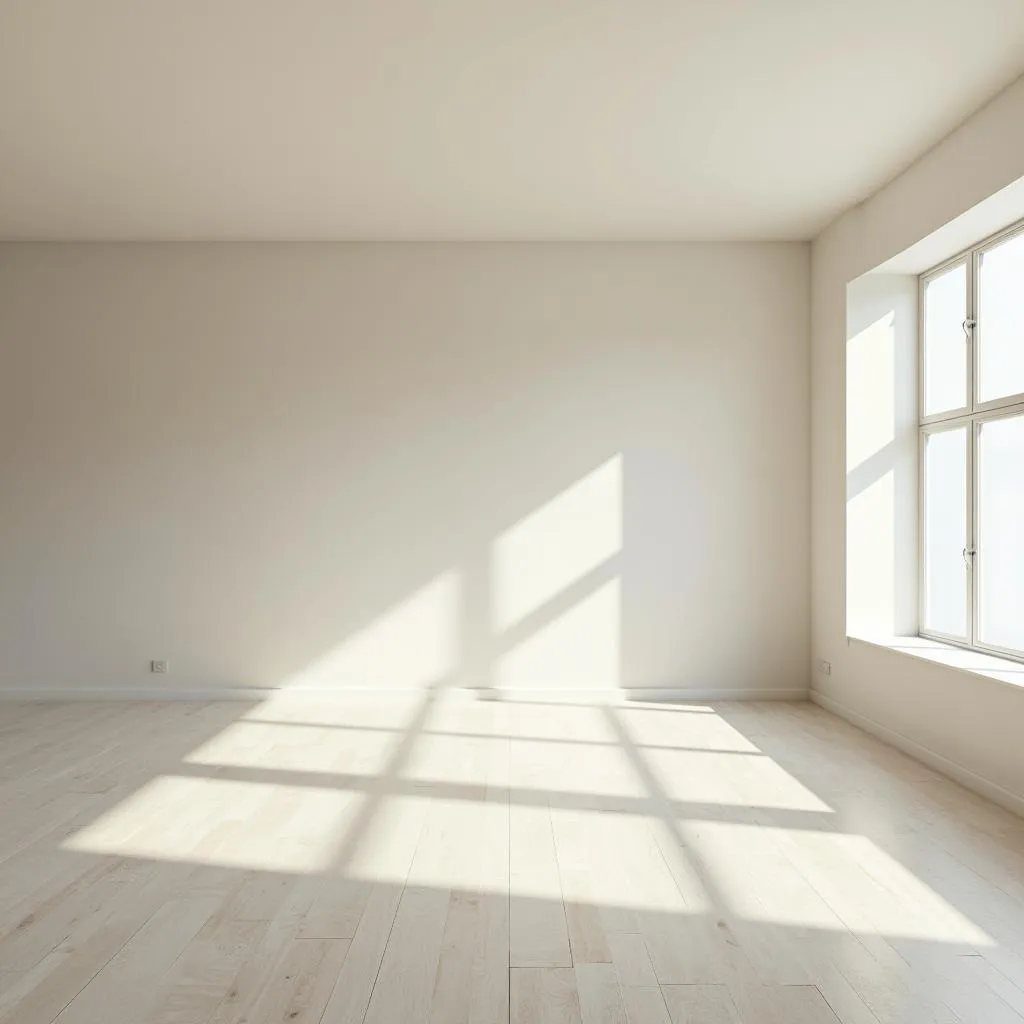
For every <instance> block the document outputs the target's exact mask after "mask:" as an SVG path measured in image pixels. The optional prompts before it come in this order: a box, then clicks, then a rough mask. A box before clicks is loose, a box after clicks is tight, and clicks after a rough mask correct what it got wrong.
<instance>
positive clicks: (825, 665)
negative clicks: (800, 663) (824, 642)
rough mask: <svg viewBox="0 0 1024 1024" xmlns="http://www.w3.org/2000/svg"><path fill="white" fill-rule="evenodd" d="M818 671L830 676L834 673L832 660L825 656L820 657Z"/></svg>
mask: <svg viewBox="0 0 1024 1024" xmlns="http://www.w3.org/2000/svg"><path fill="white" fill-rule="evenodd" d="M818 671H819V672H820V673H821V674H822V675H823V676H830V675H832V662H830V661H826V660H825V659H824V658H819V659H818Z"/></svg>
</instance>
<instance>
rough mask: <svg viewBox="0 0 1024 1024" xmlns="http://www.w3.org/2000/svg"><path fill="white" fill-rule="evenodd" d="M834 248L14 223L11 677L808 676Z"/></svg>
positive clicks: (43, 682) (772, 683) (712, 686)
mask: <svg viewBox="0 0 1024 1024" xmlns="http://www.w3.org/2000/svg"><path fill="white" fill-rule="evenodd" d="M808 255H809V253H808V247H807V246H803V245H795V244H788V245H786V244H780V245H770V244H751V245H651V246H643V245H636V246H633V245H583V246H577V245H454V246H447V245H394V246H387V245H290V244H287V245H286V244H271V245H127V246H117V245H103V246H101V245H82V246H70V245H53V246H32V245H7V246H2V247H0V308H2V310H3V316H2V320H0V340H2V351H3V366H2V378H0V379H2V382H3V383H2V385H0V387H2V388H3V394H2V399H3V401H2V412H0V416H2V424H0V426H2V441H0V444H2V448H0V456H2V498H0V544H2V546H3V551H2V558H3V572H2V575H0V687H3V688H6V689H8V690H20V689H34V690H42V689H44V688H51V689H54V690H62V691H63V690H78V691H81V692H85V691H87V690H88V691H93V690H113V691H117V690H122V689H135V690H138V689H141V688H145V687H159V688H160V689H164V690H176V691H207V690H212V689H216V688H224V689H225V690H226V689H227V688H232V687H239V688H241V687H272V686H278V685H288V684H293V683H301V684H303V685H314V686H349V685H369V686H420V685H425V684H429V683H432V682H437V681H446V682H453V683H457V684H461V685H472V686H481V685H496V684H501V685H506V686H541V687H552V688H555V687H557V688H568V687H571V688H577V687H583V688H588V687H604V686H609V685H623V686H626V687H632V688H672V689H677V688H694V689H698V690H702V691H704V690H713V691H716V692H720V693H722V694H723V695H728V694H730V693H735V692H738V691H750V690H756V691H758V692H765V693H767V692H769V691H779V690H786V691H790V692H800V691H803V690H805V689H806V686H807V681H808V652H809V629H808V600H809V595H808V585H809V583H808V581H809V546H808V536H809V467H808V433H809V423H808V416H809V391H808V382H809V359H808V323H807V308H808V265H809V264H808ZM819 288H820V282H819ZM840 411H841V402H840V403H838V404H837V407H836V414H837V416H838V415H840ZM151 658H166V659H169V661H170V665H171V674H170V675H168V676H154V675H152V674H150V673H149V672H148V661H149V659H151Z"/></svg>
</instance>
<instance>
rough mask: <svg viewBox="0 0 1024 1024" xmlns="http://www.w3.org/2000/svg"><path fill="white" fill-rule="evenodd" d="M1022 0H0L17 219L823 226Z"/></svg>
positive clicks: (1000, 49) (392, 228) (993, 45)
mask: <svg viewBox="0 0 1024 1024" xmlns="http://www.w3.org/2000/svg"><path fill="white" fill-rule="evenodd" d="M1022 71H1024V2H1022V0H0V237H2V238H8V239H28V238H36V239H58V238H59V239H99V238H103V239H144V238H160V239H178V238H181V239H186V238H190V239H199V238H202V239H206V238H229V239H242V238H246V239H248V238H259V239H269V238H282V239H283V238H304V239H321V238H323V239H327V238H339V239H392V238H395V239H421V238H423V239H426V238H446V239H463V238H467V239H468V238H484V239H519V238H532V239H548V238H554V239H592V238H604V239H620V238H622V239H627V238H628V239H662V238H664V239H669V238H693V239H717V238H807V237H810V236H812V235H813V234H815V233H816V232H817V231H818V230H819V229H820V228H821V227H822V226H824V225H825V224H826V223H827V222H828V221H829V220H830V219H831V218H832V217H834V216H835V215H837V214H838V213H840V212H841V211H842V210H843V209H845V208H846V207H848V206H850V205H852V204H853V203H855V202H857V201H859V200H860V199H863V198H864V197H866V196H867V195H869V194H870V193H871V192H872V191H874V190H875V189H876V188H877V187H878V186H880V185H881V184H883V183H884V182H885V181H886V180H887V179H889V178H890V177H892V176H893V175H894V174H895V173H896V172H898V171H899V170H901V169H902V168H903V167H905V166H906V165H907V164H908V163H910V162H911V161H912V160H913V159H914V158H916V157H917V156H919V155H920V154H921V153H922V152H923V151H924V150H925V149H926V148H927V147H929V146H930V145H932V144H933V143H935V142H936V141H937V140H938V139H939V138H941V137H942V136H943V135H944V134H945V133H947V132H948V131H950V130H951V129H952V128H954V127H955V126H956V125H957V124H958V123H959V122H960V121H962V120H963V119H964V118H965V117H966V116H967V115H968V114H969V113H971V111H973V110H974V109H976V108H977V107H978V106H980V105H981V104H982V103H983V102H984V101H985V100H987V99H988V98H990V97H991V96H992V95H994V94H995V93H996V92H998V91H999V89H1000V88H1002V87H1003V86H1005V85H1006V84H1008V83H1009V82H1010V81H1011V80H1012V79H1013V78H1015V77H1016V76H1017V75H1018V74H1020V73H1021V72H1022Z"/></svg>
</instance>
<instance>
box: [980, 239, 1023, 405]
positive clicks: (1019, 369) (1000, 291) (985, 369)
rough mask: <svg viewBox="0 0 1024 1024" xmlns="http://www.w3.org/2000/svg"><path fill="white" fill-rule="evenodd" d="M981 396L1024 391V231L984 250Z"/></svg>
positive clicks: (982, 398)
mask: <svg viewBox="0 0 1024 1024" xmlns="http://www.w3.org/2000/svg"><path fill="white" fill-rule="evenodd" d="M977 334H978V401H979V402H991V401H992V400H993V399H995V398H1005V397H1006V396H1007V395H1016V394H1020V393H1021V392H1024V234H1022V235H1017V236H1016V237H1015V238H1011V239H1010V240H1009V241H1007V242H1003V243H1002V244H1001V245H997V246H996V247H995V248H994V249H989V250H987V251H986V252H983V253H982V254H981V266H980V268H979V270H978V330H977Z"/></svg>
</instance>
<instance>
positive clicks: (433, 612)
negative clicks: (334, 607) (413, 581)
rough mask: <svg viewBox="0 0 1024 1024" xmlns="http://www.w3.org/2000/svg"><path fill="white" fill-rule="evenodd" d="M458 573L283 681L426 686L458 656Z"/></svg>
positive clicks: (300, 685)
mask: <svg viewBox="0 0 1024 1024" xmlns="http://www.w3.org/2000/svg"><path fill="white" fill-rule="evenodd" d="M459 582H460V581H459V577H458V575H457V573H455V572H454V571H448V572H446V573H443V574H442V575H440V576H438V577H437V578H436V579H434V580H432V581H431V582H430V583H428V584H426V586H423V587H421V588H420V589H419V590H417V591H415V593H413V594H412V595H411V596H409V597H407V598H406V599H405V600H403V601H402V602H401V603H399V604H396V605H394V606H393V607H392V608H391V609H390V610H388V611H387V612H386V613H385V614H383V615H381V616H379V617H378V618H377V619H375V620H374V621H373V622H372V623H371V624H370V625H369V626H367V627H366V628H365V629H363V630H361V631H360V632H358V633H356V634H354V635H353V636H351V637H349V638H348V639H346V640H345V641H344V642H343V643H341V644H340V645H339V646H337V647H335V648H334V649H333V650H332V651H330V652H329V653H328V654H326V655H324V656H323V657H322V658H319V659H318V660H317V661H315V662H313V663H312V664H311V665H309V666H308V667H307V668H305V669H304V670H302V671H301V672H299V673H297V674H296V675H294V676H292V677H291V678H290V679H288V680H287V681H286V682H285V684H284V685H285V686H286V687H290V688H297V689H314V690H315V689H332V688H345V687H381V688H387V687H395V688H399V687H409V688H415V687H425V686H430V685H431V684H434V683H437V682H439V681H440V680H441V679H443V678H444V677H445V676H447V675H449V674H450V673H451V672H452V671H453V670H454V668H455V666H456V662H457V659H458V656H459V650H458V644H459V616H460V614H461V608H460V600H461V588H460V585H459Z"/></svg>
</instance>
